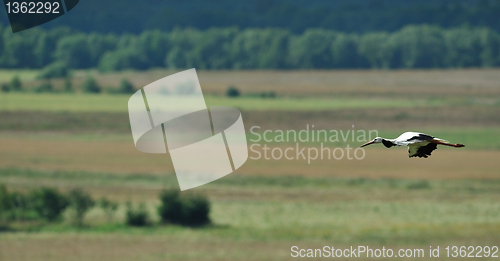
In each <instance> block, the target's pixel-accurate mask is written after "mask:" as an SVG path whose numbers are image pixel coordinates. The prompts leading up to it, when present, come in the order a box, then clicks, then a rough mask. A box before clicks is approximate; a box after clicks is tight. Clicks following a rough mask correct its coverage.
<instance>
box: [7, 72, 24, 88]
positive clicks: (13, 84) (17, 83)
mask: <svg viewBox="0 0 500 261" xmlns="http://www.w3.org/2000/svg"><path fill="white" fill-rule="evenodd" d="M22 88H23V84H22V83H21V79H19V76H18V75H16V76H14V77H13V78H12V79H11V80H10V89H11V90H12V91H15V92H19V91H21V90H22Z"/></svg>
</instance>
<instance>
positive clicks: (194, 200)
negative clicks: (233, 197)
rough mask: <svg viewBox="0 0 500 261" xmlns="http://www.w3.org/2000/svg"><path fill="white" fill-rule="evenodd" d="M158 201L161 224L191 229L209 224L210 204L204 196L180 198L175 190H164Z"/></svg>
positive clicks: (188, 195) (184, 196) (187, 195)
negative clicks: (190, 227)
mask: <svg viewBox="0 0 500 261" xmlns="http://www.w3.org/2000/svg"><path fill="white" fill-rule="evenodd" d="M160 200H161V205H160V206H159V207H158V214H159V215H160V218H161V221H162V223H171V224H178V225H183V226H193V227H195V226H202V225H205V224H209V223H210V217H209V213H210V203H209V201H208V200H207V198H206V197H204V196H201V195H194V194H186V195H183V196H181V195H180V192H179V191H177V190H166V191H163V192H162V193H161V195H160Z"/></svg>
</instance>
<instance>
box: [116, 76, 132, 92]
mask: <svg viewBox="0 0 500 261" xmlns="http://www.w3.org/2000/svg"><path fill="white" fill-rule="evenodd" d="M118 92H119V93H134V92H135V89H134V85H132V83H130V81H128V80H127V79H122V80H121V82H120V86H119V87H118Z"/></svg>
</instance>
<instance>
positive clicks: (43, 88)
mask: <svg viewBox="0 0 500 261" xmlns="http://www.w3.org/2000/svg"><path fill="white" fill-rule="evenodd" d="M33 91H34V92H36V93H41V92H52V91H54V88H53V87H52V84H51V83H50V82H43V83H41V84H40V85H38V86H36V87H35V88H34V89H33Z"/></svg>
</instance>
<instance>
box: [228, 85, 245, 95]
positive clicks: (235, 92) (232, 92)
mask: <svg viewBox="0 0 500 261" xmlns="http://www.w3.org/2000/svg"><path fill="white" fill-rule="evenodd" d="M240 95H241V93H240V91H239V90H238V89H237V88H236V87H235V86H229V88H227V91H226V96H227V97H231V98H235V97H238V96H240Z"/></svg>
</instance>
